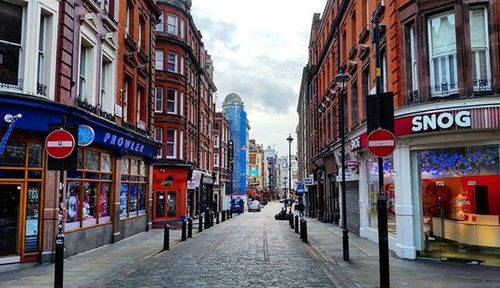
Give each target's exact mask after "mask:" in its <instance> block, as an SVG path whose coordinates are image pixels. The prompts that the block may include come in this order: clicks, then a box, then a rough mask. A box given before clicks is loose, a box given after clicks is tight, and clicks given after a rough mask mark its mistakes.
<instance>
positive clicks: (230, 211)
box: [229, 209, 233, 218]
mask: <svg viewBox="0 0 500 288" xmlns="http://www.w3.org/2000/svg"><path fill="white" fill-rule="evenodd" d="M229 218H233V210H231V209H229Z"/></svg>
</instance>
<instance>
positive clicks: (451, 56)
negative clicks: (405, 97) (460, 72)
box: [428, 13, 458, 97]
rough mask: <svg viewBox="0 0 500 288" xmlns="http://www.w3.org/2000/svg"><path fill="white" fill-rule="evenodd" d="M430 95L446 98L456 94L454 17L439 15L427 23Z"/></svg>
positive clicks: (451, 15) (449, 14)
mask: <svg viewBox="0 0 500 288" xmlns="http://www.w3.org/2000/svg"><path fill="white" fill-rule="evenodd" d="M428 31H429V32H428V33H429V62H430V63H429V66H430V82H431V87H430V88H431V95H432V96H433V97H443V96H448V95H449V94H451V93H456V92H458V76H457V40H456V33H455V15H454V14H453V13H446V14H441V15H438V16H434V17H431V18H430V19H429V21H428Z"/></svg>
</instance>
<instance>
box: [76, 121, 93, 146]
mask: <svg viewBox="0 0 500 288" xmlns="http://www.w3.org/2000/svg"><path fill="white" fill-rule="evenodd" d="M94 138H95V132H94V129H92V127H90V126H89V125H78V146H83V147H85V146H89V145H90V144H92V142H94Z"/></svg>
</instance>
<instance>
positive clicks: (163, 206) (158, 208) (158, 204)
mask: <svg viewBox="0 0 500 288" xmlns="http://www.w3.org/2000/svg"><path fill="white" fill-rule="evenodd" d="M177 195H179V193H178V191H155V198H154V199H155V203H154V207H155V212H154V219H153V220H175V219H177V218H178V217H180V216H179V212H180V211H179V208H180V207H179V204H178V202H179V200H178V197H177Z"/></svg>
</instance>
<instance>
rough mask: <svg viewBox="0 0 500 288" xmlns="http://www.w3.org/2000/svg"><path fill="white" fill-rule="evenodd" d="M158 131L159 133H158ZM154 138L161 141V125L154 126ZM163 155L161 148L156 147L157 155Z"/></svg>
mask: <svg viewBox="0 0 500 288" xmlns="http://www.w3.org/2000/svg"><path fill="white" fill-rule="evenodd" d="M158 132H160V133H158ZM158 134H159V135H158ZM155 140H156V141H158V142H161V143H163V128H162V127H156V128H155ZM162 155H163V148H160V149H158V155H157V156H158V157H160V158H161V157H162Z"/></svg>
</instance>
